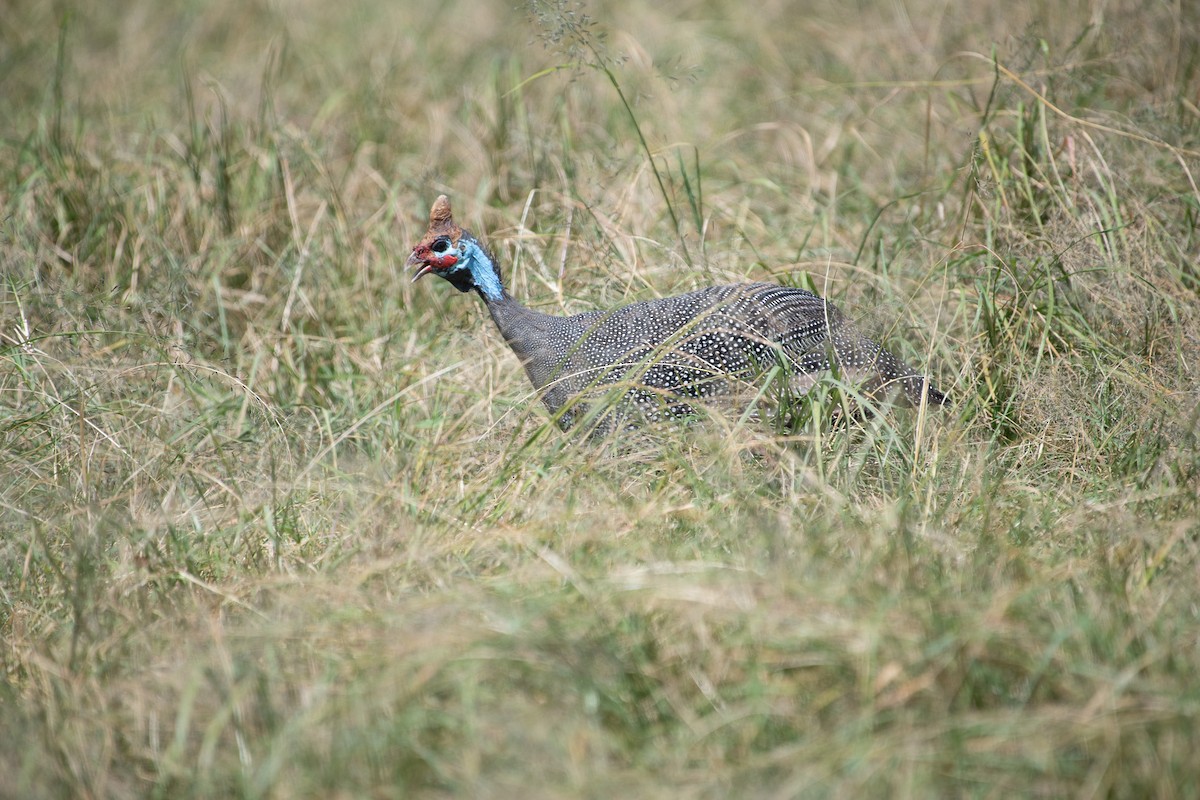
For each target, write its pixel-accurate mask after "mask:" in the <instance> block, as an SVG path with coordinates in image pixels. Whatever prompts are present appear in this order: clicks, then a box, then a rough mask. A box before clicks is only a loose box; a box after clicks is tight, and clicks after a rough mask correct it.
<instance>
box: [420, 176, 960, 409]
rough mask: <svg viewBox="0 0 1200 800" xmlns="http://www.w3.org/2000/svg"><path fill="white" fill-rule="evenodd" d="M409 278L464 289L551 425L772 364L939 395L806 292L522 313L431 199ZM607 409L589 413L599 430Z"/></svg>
mask: <svg viewBox="0 0 1200 800" xmlns="http://www.w3.org/2000/svg"><path fill="white" fill-rule="evenodd" d="M408 266H410V267H412V266H416V267H418V269H417V272H416V274H415V275H414V276H413V282H416V281H417V280H418V279H420V278H421V277H423V276H425V275H428V274H429V273H433V274H435V275H438V276H440V277H442V278H445V279H446V280H447V281H449V282H450V283H451V284H453V285H454V286H455V288H457V289H458V290H459V291H461V292H466V291H470V290H471V289H474V290H475V291H477V292H478V293H479V295H480V296H481V297H482V298H483V301H484V303H486V304H487V308H488V311H489V312H491V315H492V319H493V320H494V321H495V323H496V327H497V328H499V329H500V333H501V334H502V335H503V336H504V340H505V341H506V342H508V345H509V347H511V348H512V350H513V352H514V353H516V355H517V357H518V358H519V359H520V360H521V363H522V364H523V365H524V366H525V372H526V373H527V374H528V375H529V380H530V381H532V382H533V385H534V388H535V389H537V390H538V392H539V393H540V394H541V397H542V400H543V402H544V403H545V404H546V407H547V408H549V409H550V413H551V414H552V415H554V417H555V419H556V421H557V422H558V424H559V426H560V427H561V428H563V429H564V430H566V429H567V428H569V427H570V426H571V425H573V424H574V423H575V422H577V421H579V420H580V419H581V418H582V417H583V416H584V414H585V412H586V411H587V410H588V408H589V405H588V404H587V402H586V401H581V398H585V397H588V396H592V395H595V394H596V393H597V392H603V391H604V390H605V389H609V390H615V392H616V393H618V394H619V396H620V402H618V403H616V404H615V408H614V409H613V412H615V414H617V415H619V416H621V417H624V418H628V417H629V416H630V412H637V416H638V417H641V418H642V419H643V420H645V421H650V422H653V421H657V420H659V419H662V418H664V417H672V416H682V415H686V414H688V413H690V412H691V410H692V409H691V407H690V406H689V405H688V401H690V400H702V399H707V398H714V397H718V396H729V395H731V394H733V393H734V390H735V387H737V386H745V385H747V384H752V383H753V381H754V380H755V379H756V378H760V377H762V376H763V375H764V374H765V373H766V372H767V371H768V370H770V369H771V368H772V367H775V366H781V367H784V368H785V369H786V370H787V371H788V374H789V376H790V377H789V381H790V386H791V387H792V388H793V389H796V390H798V391H799V392H804V391H806V390H807V389H809V388H811V386H812V385H813V384H814V383H815V382H816V376H817V375H819V374H820V373H822V372H825V371H828V370H830V369H832V368H833V367H832V366H831V365H836V367H837V368H838V370H839V371H840V372H841V373H842V375H843V377H846V378H847V379H848V380H850V381H853V382H854V383H855V384H856V385H857V386H858V387H859V391H860V392H861V393H863V394H864V395H866V396H879V395H880V394H883V393H886V392H887V391H888V390H889V389H890V388H893V387H896V386H898V387H899V388H900V389H901V390H902V394H903V396H904V397H905V398H906V399H907V400H908V401H909V402H911V403H913V404H920V402H921V401H922V398H924V399H925V401H926V402H928V403H930V404H937V405H941V404H943V403H945V402H946V396H945V395H944V394H942V393H941V392H939V391H938V390H937V389H934V388H933V387H932V386H930V385H929V383H928V381H927V380H926V378H925V377H924V376H923V375H921V374H920V373H918V372H916V371H914V370H913V369H911V368H910V367H909V366H908V365H906V364H905V363H904V362H903V361H901V360H900V359H898V358H896V356H894V355H892V354H891V353H889V352H888V351H886V350H884V349H883V348H882V347H880V346H879V345H878V344H876V343H875V342H873V341H872V340H870V339H868V338H866V337H865V336H863V335H862V334H861V333H859V332H858V330H857V329H856V328H855V327H854V325H853V324H852V323H851V322H850V321H849V320H847V319H846V318H845V317H844V316H843V315H842V313H841V312H840V311H839V310H838V309H837V308H836V307H835V306H834V305H833V304H832V303H828V302H826V301H825V300H823V299H822V298H820V297H818V296H817V295H815V294H813V293H812V292H809V291H805V290H804V289H794V288H789V287H785V286H779V285H776V284H771V283H738V284H730V285H725V286H713V287H711V288H708V289H700V290H699V291H694V292H689V293H687V294H682V295H678V296H675V297H664V298H662V299H659V300H647V301H644V302H641V303H634V304H632V305H628V306H624V307H622V308H618V309H615V310H612V311H590V312H587V313H584V314H576V315H575V316H571V317H557V316H552V315H549V314H542V313H539V312H537V311H533V310H531V309H528V308H526V307H525V306H523V305H521V304H520V303H519V302H517V301H516V300H515V299H513V298H512V296H510V295H509V294H508V292H507V291H505V289H504V284H503V283H502V282H501V279H500V269H499V267H498V266H497V264H496V259H495V258H494V257H493V256H492V255H491V253H489V252H488V251H487V250H486V249H485V248H484V247H483V245H481V244H480V243H479V241H478V240H476V239H475V237H474V236H472V235H471V234H470V233H469V232H467V231H465V230H463V229H462V228H460V227H459V226H458V225H456V224H455V222H454V218H453V216H452V215H451V211H450V201H449V200H448V199H447V198H446V196H445V195H442V196H441V197H439V198H438V199H437V201H436V202H435V203H434V204H433V209H432V211H431V212H430V214H429V231H428V232H427V233H426V234H425V237H424V238H423V239H422V240H421V241H420V242H419V243H418V244H417V246H416V247H414V248H413V251H412V255H411V256H409V258H408ZM613 422H614V417H613V416H612V413H610V412H602V413H600V414H596V415H593V416H592V417H589V425H591V426H593V427H594V428H596V429H610V428H611V427H612V426H613Z"/></svg>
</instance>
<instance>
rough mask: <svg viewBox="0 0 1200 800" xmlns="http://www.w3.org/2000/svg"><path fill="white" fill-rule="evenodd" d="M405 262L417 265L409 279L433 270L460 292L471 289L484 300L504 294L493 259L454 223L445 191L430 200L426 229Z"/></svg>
mask: <svg viewBox="0 0 1200 800" xmlns="http://www.w3.org/2000/svg"><path fill="white" fill-rule="evenodd" d="M408 266H410V267H417V268H418V269H417V273H416V274H415V275H413V283H416V282H417V281H418V280H420V279H421V278H423V277H425V276H426V275H428V274H429V273H433V274H434V275H437V276H439V277H442V278H445V279H446V280H448V281H450V283H451V284H453V285H454V288H456V289H458V290H459V291H460V292H467V291H470V290H471V289H475V290H476V291H478V292H479V294H481V295H483V297H484V299H485V300H499V299H500V298H501V297H502V296H503V295H504V286H503V284H502V283H501V282H500V268H499V267H497V266H496V260H495V259H494V258H492V255H491V254H490V253H488V251H487V250H486V249H485V248H484V246H483V245H482V244H480V243H479V241H478V240H477V239H476V238H475V237H474V236H472V235H471V234H470V232H468V231H464V230H463V229H462V228H460V227H458V225H456V224H455V222H454V217H453V215H452V214H451V213H450V200H449V198H447V197H446V195H442V196H441V197H439V198H438V199H437V200H436V201H434V203H433V209H432V210H430V212H429V230H428V231H426V233H425V236H424V238H422V239H421V241H420V242H418V243H417V246H416V247H414V248H413V251H412V255H410V256H409V257H408Z"/></svg>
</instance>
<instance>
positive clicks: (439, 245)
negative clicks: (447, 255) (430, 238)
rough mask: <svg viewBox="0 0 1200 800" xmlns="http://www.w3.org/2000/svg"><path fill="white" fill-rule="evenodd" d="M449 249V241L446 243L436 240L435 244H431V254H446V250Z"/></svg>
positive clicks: (445, 241) (444, 240)
mask: <svg viewBox="0 0 1200 800" xmlns="http://www.w3.org/2000/svg"><path fill="white" fill-rule="evenodd" d="M449 247H450V242H449V241H447V240H446V239H438V240H437V241H436V242H434V243H433V252H435V253H444V252H446V249H447V248H449Z"/></svg>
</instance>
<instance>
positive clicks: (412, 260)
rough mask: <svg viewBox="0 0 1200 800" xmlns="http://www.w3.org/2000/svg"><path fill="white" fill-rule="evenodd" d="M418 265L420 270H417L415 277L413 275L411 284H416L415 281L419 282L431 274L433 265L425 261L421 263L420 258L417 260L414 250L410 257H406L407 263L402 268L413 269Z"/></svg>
mask: <svg viewBox="0 0 1200 800" xmlns="http://www.w3.org/2000/svg"><path fill="white" fill-rule="evenodd" d="M418 265H420V267H421V268H420V269H419V270H417V274H416V275H413V278H412V283H416V282H417V281H419V280H421V278H424V277H425V276H426V275H428V274H429V273H430V272H433V265H432V264H430V263H428V262H426V261H422V260H421V259H420V258H418V257H417V253H416V251H415V250H414V251H413V253H412V255H410V256H409V257H408V261H407V262H406V263H405V264H404V266H406V267H415V266H418Z"/></svg>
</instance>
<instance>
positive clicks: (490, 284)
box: [446, 236, 504, 301]
mask: <svg viewBox="0 0 1200 800" xmlns="http://www.w3.org/2000/svg"><path fill="white" fill-rule="evenodd" d="M458 253H459V257H458V264H456V265H455V267H454V269H452V270H451V271H450V273H449V274H447V275H446V278H447V279H449V280H450V282H451V283H453V284H454V285H455V286H459V285H460V281H459V280H454V279H451V277H450V276H451V275H453V274H454V273H459V272H462V271H464V270H465V271H467V272H469V273H470V275H471V279H470V281H471V283H472V284H473V286H469V287H468V288H475V289H478V290H479V293H480V294H481V295H483V297H484V299H485V300H492V301H496V300H499V299H500V298H501V297H502V296H503V294H504V287H503V286H502V285H501V283H500V275H499V274H498V273H497V272H496V265H495V264H493V263H492V258H491V256H489V255H488V253H487V251H486V250H484V249H483V248H482V247H480V245H479V243H478V242H476V241H475V240H474V239H472V238H471V237H469V236H463V237H462V238H461V239H459V241H458ZM455 277H459V276H455ZM461 277H462V278H465V277H466V276H465V275H464V276H461ZM460 288H461V287H460ZM464 291H465V290H464Z"/></svg>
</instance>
